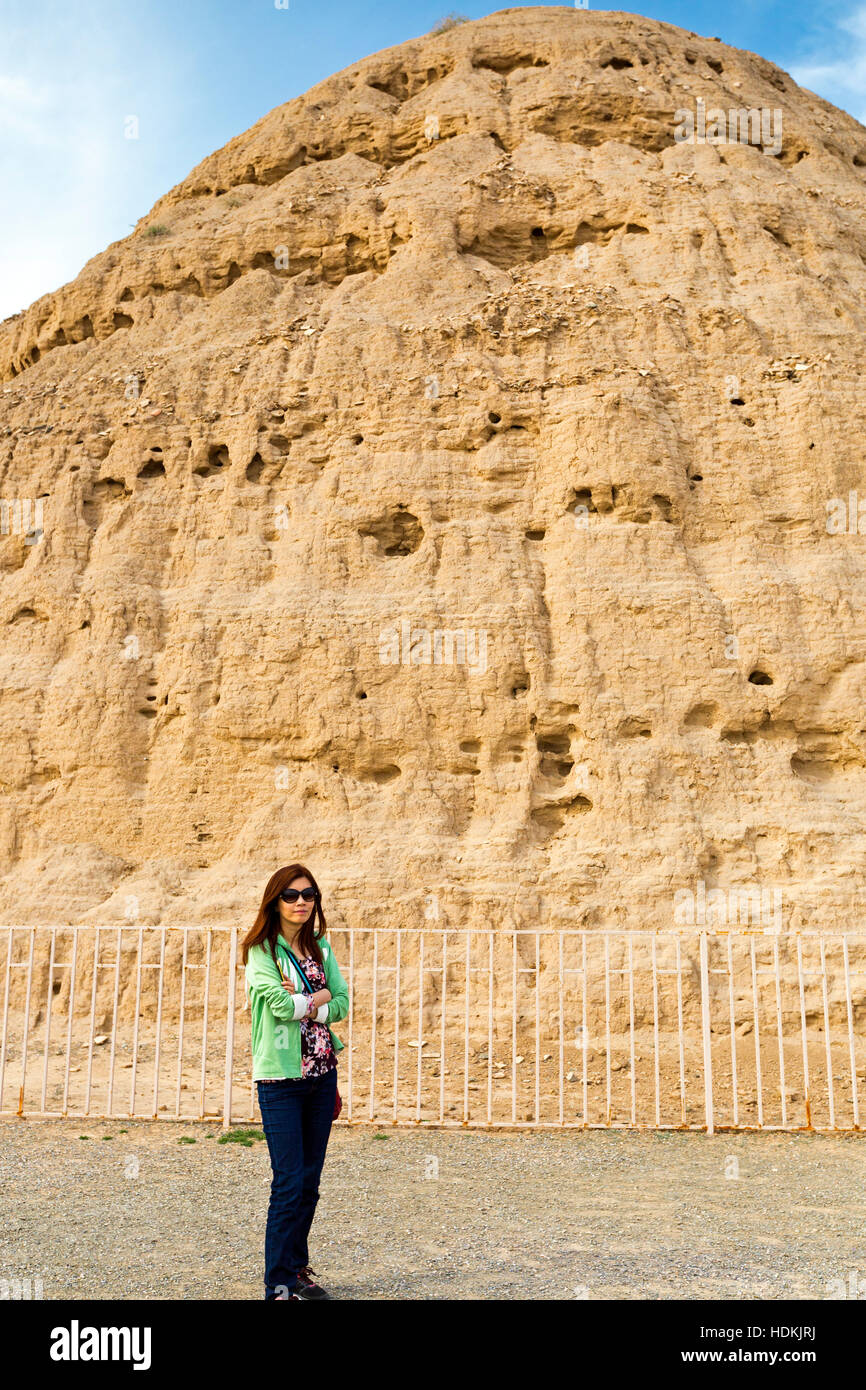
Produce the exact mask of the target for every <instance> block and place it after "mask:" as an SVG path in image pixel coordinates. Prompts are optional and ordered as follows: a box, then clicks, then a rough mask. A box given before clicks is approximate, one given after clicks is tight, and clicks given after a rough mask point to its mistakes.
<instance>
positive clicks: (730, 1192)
mask: <svg viewBox="0 0 866 1390" xmlns="http://www.w3.org/2000/svg"><path fill="white" fill-rule="evenodd" d="M220 1133H221V1131H220V1129H219V1127H218V1126H216V1125H206V1124H205V1125H196V1124H175V1123H172V1122H166V1121H156V1122H154V1121H125V1122H123V1121H106V1122H102V1121H100V1122H83V1121H74V1120H72V1121H70V1120H5V1121H3V1122H2V1127H0V1154H2V1159H0V1217H2V1223H3V1231H4V1242H3V1255H2V1268H0V1279H6V1280H13V1279H16V1278H25V1279H26V1278H29V1279H30V1280H31V1281H33V1282H32V1285H31V1287H33V1288H37V1287H38V1285H36V1283H35V1281H36V1280H37V1279H38V1278H41V1280H42V1286H41V1287H42V1296H43V1297H44V1298H45V1299H64V1298H81V1299H84V1298H96V1299H103V1298H104V1299H124V1298H150V1299H179V1298H186V1299H259V1298H261V1297H262V1286H261V1280H262V1249H263V1241H264V1222H265V1213H266V1209H267V1201H268V1188H269V1182H270V1166H269V1162H268V1155H267V1149H266V1146H265V1143H264V1141H263V1140H254V1141H253V1143H252V1144H251V1146H250V1147H244V1146H242V1145H241V1144H238V1143H226V1144H220V1143H218V1142H217V1141H218V1138H219V1135H220ZM81 1135H87V1136H89V1137H88V1138H86V1139H85V1138H81V1137H79V1136H81ZM190 1139H192V1140H195V1142H194V1143H190V1142H184V1141H188V1140H190ZM863 1157H864V1148H863V1139H862V1137H861V1136H849V1137H841V1136H840V1137H826V1136H820V1135H791V1134H785V1135H774V1134H759V1135H744V1134H736V1135H725V1134H721V1135H714V1136H713V1137H711V1138H710V1137H707V1136H706V1135H703V1134H679V1133H668V1134H664V1133H639V1132H630V1131H589V1132H570V1133H550V1132H538V1131H534V1132H492V1133H491V1132H471V1131H470V1132H459V1131H458V1132H455V1131H453V1130H437V1129H427V1130H423V1131H419V1130H415V1129H409V1130H407V1129H397V1128H387V1127H381V1128H372V1127H366V1126H358V1127H351V1128H350V1127H346V1126H345V1125H337V1126H335V1128H334V1129H333V1131H332V1134H331V1141H330V1145H329V1149H328V1156H327V1159H326V1162H325V1168H324V1171H323V1175H322V1184H321V1193H320V1200H319V1206H318V1210H317V1214H316V1220H315V1223H314V1225H313V1229H312V1232H311V1238H310V1260H311V1264H312V1266H313V1268H314V1269H315V1270H316V1272H317V1274H318V1276H319V1278H320V1280H321V1282H322V1283H323V1284H325V1286H326V1287H327V1288H328V1289H329V1291H330V1292H331V1294H332V1296H333V1297H335V1298H348V1299H434V1300H435V1299H482V1300H490V1299H497V1300H498V1299H538V1298H541V1299H573V1298H578V1299H651V1300H656V1299H707V1298H711V1299H712V1298H738V1299H758V1300H766V1299H787V1298H795V1299H815V1298H818V1299H823V1298H832V1297H838V1296H840V1295H839V1289H840V1288H841V1287H843V1286H844V1288H845V1289H846V1290H850V1289H854V1290H855V1291H856V1290H857V1289H858V1288H860V1289H862V1291H863V1294H866V1235H864V1231H866V1186H864V1183H863V1178H862V1171H863ZM852 1275H853V1279H852ZM834 1281H836V1282H834ZM840 1281H841V1283H840ZM859 1281H862V1282H859Z"/></svg>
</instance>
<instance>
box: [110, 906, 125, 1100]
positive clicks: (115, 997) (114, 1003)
mask: <svg viewBox="0 0 866 1390" xmlns="http://www.w3.org/2000/svg"><path fill="white" fill-rule="evenodd" d="M122 948H123V927H118V928H117V940H116V943H115V956H114V991H113V995H112V1005H111V1056H110V1057H109V1061H108V1096H107V1100H106V1109H107V1111H108V1113H109V1115H110V1114H111V1103H112V1101H113V1099H114V1061H115V1057H116V1054H117V1008H118V1002H119V1000H120V956H121V951H122Z"/></svg>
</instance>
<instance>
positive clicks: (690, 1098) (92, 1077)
mask: <svg viewBox="0 0 866 1390" xmlns="http://www.w3.org/2000/svg"><path fill="white" fill-rule="evenodd" d="M242 935H243V933H242V932H241V931H240V930H239V929H238V928H236V927H232V926H221V925H220V926H188V927H149V926H139V925H132V926H130V925H124V926H101V927H90V926H87V927H55V926H47V927H46V926H7V927H0V981H2V986H0V987H2V991H3V994H2V999H3V1003H2V1009H3V1013H2V1038H0V1114H2V1115H6V1116H13V1115H17V1116H32V1117H53V1116H57V1117H61V1116H68V1117H70V1118H73V1117H74V1118H123V1119H127V1118H156V1119H173V1120H187V1121H189V1120H210V1121H217V1122H220V1123H222V1124H223V1125H224V1126H228V1125H230V1124H232V1123H233V1122H235V1123H236V1122H244V1121H245V1122H256V1123H259V1121H260V1115H259V1111H258V1107H257V1098H256V1087H255V1084H254V1082H253V1079H252V1061H251V1054H250V1029H249V1019H250V1014H249V1004H248V1001H247V998H246V988H245V981H244V975H243V965H242V962H241V958H240V938H241V936H242ZM329 939H330V940H331V942H332V945H333V948H334V950H335V952H336V956H337V960H338V961H339V963H340V968H341V970H342V973H343V975H344V977H345V979H346V982H347V984H348V987H349V995H350V1001H351V1008H350V1012H349V1016H348V1018H347V1019H345V1020H343V1021H342V1022H340V1023H339V1024H337V1025H336V1027H335V1031H336V1032H337V1033H338V1034H339V1035H340V1037H341V1038H342V1039H343V1041H344V1042H345V1044H346V1047H345V1049H344V1050H343V1051H341V1052H340V1053H339V1054H338V1059H339V1085H340V1090H341V1093H342V1095H343V1099H344V1107H343V1112H342V1116H341V1119H340V1121H338V1123H340V1124H342V1123H348V1124H365V1123H372V1124H376V1123H379V1124H382V1123H391V1124H397V1125H425V1124H428V1125H437V1126H443V1125H444V1126H449V1125H450V1126H461V1127H472V1128H482V1129H491V1128H577V1129H582V1128H620V1127H624V1128H632V1129H643V1128H648V1129H687V1130H704V1131H706V1132H707V1133H710V1134H711V1133H713V1132H714V1131H715V1130H718V1129H726V1130H727V1129H739V1130H748V1129H764V1130H766V1129H774V1130H801V1129H802V1130H821V1131H833V1130H854V1131H856V1130H859V1129H860V1128H861V1123H860V1092H859V1086H860V1084H861V1083H863V1082H864V1080H866V1048H864V1043H863V1036H862V1035H863V1023H864V1018H866V936H864V935H859V934H857V935H843V934H840V933H824V934H819V933H812V932H803V933H777V932H769V931H767V932H760V931H752V932H750V931H731V932H728V933H725V932H717V933H713V932H688V931H685V930H683V931H680V932H674V931H671V932H640V931H632V932H627V931H616V932H613V931H612V932H603V931H602V932H593V931H578V930H531V929H518V930H512V929H505V930H480V931H479V930H471V929H467V930H461V929H447V928H435V927H429V928H427V927H425V928H401V929H399V930H398V929H382V928H376V929H374V928H361V927H357V928H345V929H337V930H332V931H331V932H330V933H329Z"/></svg>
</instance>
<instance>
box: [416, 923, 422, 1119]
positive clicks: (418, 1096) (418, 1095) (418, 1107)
mask: <svg viewBox="0 0 866 1390" xmlns="http://www.w3.org/2000/svg"><path fill="white" fill-rule="evenodd" d="M419 935H420V938H421V941H420V947H419V951H418V1062H417V1069H418V1070H417V1093H416V1097H415V1103H416V1109H415V1118H416V1120H420V1118H421V1061H422V1058H423V1054H424V1048H423V1047H422V1046H421V1044H422V1041H423V1039H422V1037H421V1034H422V1031H423V1028H424V929H423V927H422V928H421V931H420V933H419Z"/></svg>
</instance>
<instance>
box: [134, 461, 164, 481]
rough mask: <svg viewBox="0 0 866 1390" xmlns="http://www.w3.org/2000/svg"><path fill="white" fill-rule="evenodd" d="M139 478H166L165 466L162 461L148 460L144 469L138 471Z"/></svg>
mask: <svg viewBox="0 0 866 1390" xmlns="http://www.w3.org/2000/svg"><path fill="white" fill-rule="evenodd" d="M138 477H139V478H164V477H165V464H164V463H163V462H162V459H148V461H147V463H146V464H145V465H144V467H143V468H139V470H138Z"/></svg>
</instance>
